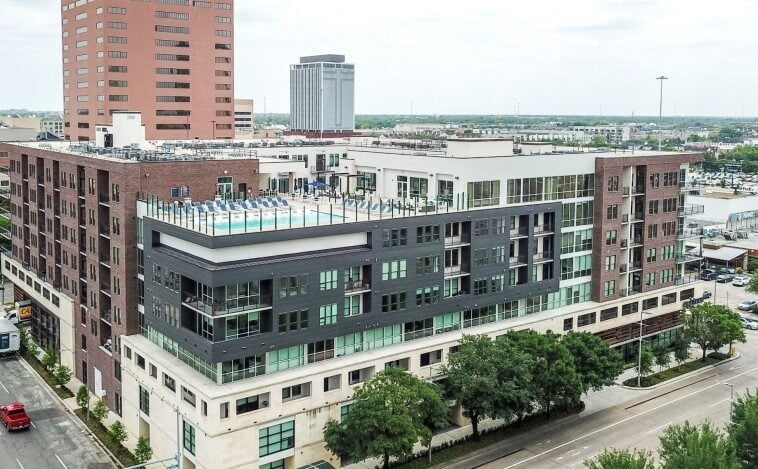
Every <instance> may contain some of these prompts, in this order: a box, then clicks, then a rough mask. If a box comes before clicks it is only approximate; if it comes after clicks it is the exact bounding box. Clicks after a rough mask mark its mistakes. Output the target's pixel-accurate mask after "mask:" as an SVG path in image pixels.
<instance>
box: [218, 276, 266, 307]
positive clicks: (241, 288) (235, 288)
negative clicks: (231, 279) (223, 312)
mask: <svg viewBox="0 0 758 469" xmlns="http://www.w3.org/2000/svg"><path fill="white" fill-rule="evenodd" d="M260 305H261V291H260V286H259V284H258V282H244V283H238V284H233V285H227V286H226V309H227V310H230V311H234V310H235V309H243V308H255V307H258V306H260Z"/></svg>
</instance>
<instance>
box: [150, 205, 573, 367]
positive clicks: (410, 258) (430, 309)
mask: <svg viewBox="0 0 758 469" xmlns="http://www.w3.org/2000/svg"><path fill="white" fill-rule="evenodd" d="M561 205H562V204H561V203H560V202H551V203H544V204H534V205H522V206H516V207H496V208H489V209H481V210H471V211H468V212H456V213H444V214H435V215H426V216H418V217H405V218H392V219H384V220H375V221H368V222H356V223H342V224H339V225H326V226H318V227H310V228H298V229H291V230H280V231H271V232H264V233H247V234H241V235H226V236H216V237H210V236H206V235H203V234H200V233H196V232H192V231H190V230H186V229H183V228H178V227H176V226H173V225H170V224H167V223H163V222H160V221H156V220H153V219H149V218H145V223H144V229H145V239H146V240H150V239H153V238H152V232H154V231H155V232H158V233H166V234H169V235H171V236H175V237H177V238H181V239H185V240H187V241H190V242H196V243H197V244H199V245H202V246H206V247H209V248H218V247H229V246H237V245H243V244H255V243H266V242H273V241H286V240H290V239H300V238H304V237H319V236H330V235H337V234H346V233H356V232H362V231H364V230H365V232H370V233H371V239H373V240H374V242H373V246H370V247H369V246H366V247H364V249H363V250H360V249H359V250H357V252H356V251H354V250H349V249H345V250H334V251H332V252H325V253H322V254H323V255H322V256H320V257H318V258H315V259H313V260H312V261H311V262H309V261H303V260H302V259H300V258H298V259H288V258H286V257H282V258H279V259H278V260H277V262H273V263H267V264H265V265H257V266H254V267H249V266H243V265H242V264H243V263H239V264H235V263H232V264H230V265H216V266H214V269H213V270H209V269H206V268H203V267H202V266H203V263H198V262H196V261H191V260H188V259H187V257H186V255H185V254H184V253H173V252H172V250H171V249H167V248H165V247H159V248H158V249H155V248H153V246H152V245H151V243H149V242H147V243H146V244H145V272H146V274H145V305H146V314H145V320H146V322H147V324H148V325H150V326H152V327H154V328H156V329H157V330H159V331H161V332H162V333H164V334H166V335H167V336H169V337H171V338H174V339H175V340H177V341H178V342H179V343H180V344H182V345H183V346H184V347H185V348H187V349H188V350H190V351H192V352H193V353H196V354H197V355H198V356H199V357H201V358H203V359H205V360H208V361H211V362H219V361H226V360H231V359H233V358H242V357H245V356H250V355H262V354H264V353H265V352H267V351H269V350H276V349H281V348H285V347H289V346H293V345H300V344H305V343H310V342H314V341H318V340H325V339H332V338H335V337H339V336H343V335H347V334H350V333H354V332H359V331H364V330H368V329H374V328H378V327H383V326H389V325H394V324H399V323H404V322H408V321H416V320H422V319H428V318H432V317H434V316H437V315H440V314H444V313H447V312H453V311H463V310H467V309H471V308H477V307H483V306H489V305H493V304H497V303H500V302H504V301H514V300H518V299H522V298H528V297H533V296H537V295H543V294H547V293H551V292H555V291H557V290H558V288H559V278H560V267H559V266H560V262H559V255H560V224H561ZM547 212H550V213H554V214H555V215H554V217H555V224H556V229H555V234H554V235H553V236H554V253H555V261H554V271H553V279H551V280H545V281H540V282H532V281H531V280H530V281H529V282H528V283H526V284H524V285H518V286H510V287H506V288H505V289H504V291H503V292H499V293H487V294H483V295H473V294H471V293H470V294H468V295H462V296H458V297H453V298H447V299H446V298H444V297H443V292H442V291H440V300H439V303H437V304H432V305H424V306H421V307H417V306H416V297H415V290H416V288H421V287H428V286H435V285H437V286H439V287H440V290H442V289H443V287H444V282H443V272H444V249H445V248H444V224H445V223H446V222H472V221H474V220H476V219H482V218H489V219H491V218H494V217H506V220H508V219H509V218H508V217H510V216H514V215H516V216H517V215H522V214H529V215H531V214H534V213H547ZM530 219H531V218H530ZM429 224H439V225H440V226H441V236H440V240H439V242H435V243H426V244H417V243H416V227H418V226H422V225H429ZM385 228H407V229H408V244H407V245H406V246H402V247H394V248H384V247H382V242H381V240H382V229H385ZM471 230H472V231H473V225H472V226H471ZM508 238H509V236H508V227H507V226H506V234H501V235H493V234H490V235H488V236H479V237H476V236H473V233H472V236H471V238H470V243H471V251H470V253H473V250H474V249H476V248H491V247H493V246H497V245H504V246H506V251H507V247H508V244H509V241H510V240H509V239H508ZM529 239H530V246H529V251H528V252H529V266H530V267H531V262H532V261H531V252H532V251H531V249H532V248H531V243H532V242H533V239H534V238H533V233H532V227H531V223H530V236H529ZM427 255H439V256H440V264H441V265H440V272H438V273H435V274H429V275H417V274H416V257H420V256H427ZM508 255H509V253H506V257H508ZM470 257H472V256H470ZM397 259H407V276H406V278H403V279H397V280H389V281H382V280H381V266H382V262H385V261H391V260H397ZM469 261H470V259H469ZM153 263H157V264H159V265H161V266H163V268H164V269H168V270H172V271H175V272H179V273H181V274H182V275H183V276H185V277H189V278H191V279H193V280H197V281H199V282H202V283H205V284H207V285H210V286H222V285H227V284H231V283H237V282H242V281H257V280H269V279H274V292H273V293H274V294H273V314H274V321H273V331H272V332H267V333H262V334H260V335H257V336H253V337H246V338H241V339H236V340H230V341H225V342H218V343H211V342H209V341H207V340H206V339H203V338H201V337H200V336H198V335H196V334H194V333H193V332H191V331H189V330H186V329H183V328H177V327H174V326H172V325H170V324H167V323H166V322H164V321H163V319H161V318H159V317H157V316H154V315H153V314H152V313H151V306H150V305H151V297H152V296H156V297H158V298H160V299H161V300H162V301H163V302H166V303H169V304H172V305H175V306H177V307H180V308H181V300H182V298H181V295H180V294H179V293H175V292H171V291H169V290H168V289H167V288H165V287H164V286H162V285H158V284H156V283H154V282H153V279H152V264H153ZM361 265H371V272H372V278H371V287H372V291H371V305H372V308H371V311H370V312H366V313H364V314H361V315H358V316H354V317H344V316H343V315H342V307H343V301H344V297H345V295H344V284H343V275H342V269H344V268H347V267H350V266H361ZM469 265H470V278H471V279H475V278H477V277H491V276H493V275H497V274H506V277H507V273H508V264H507V260H506V263H505V264H497V265H487V266H474V265H471V264H469ZM328 269H337V270H338V282H337V285H338V286H337V288H336V289H333V290H328V291H319V282H318V280H319V273H320V272H321V271H323V270H328ZM297 274H308V275H309V294H307V295H298V296H295V297H289V298H278V295H277V292H276V279H277V278H279V277H282V276H288V275H297ZM401 291H404V292H406V294H407V308H406V310H404V311H400V312H387V313H382V312H381V297H382V294H387V293H391V292H401ZM331 303H336V304H337V309H338V319H337V323H336V324H333V325H326V326H319V325H318V322H319V321H318V319H319V317H318V316H319V314H318V309H319V306H320V305H326V304H331ZM302 309H308V310H309V313H310V314H309V326H308V328H307V329H303V330H298V331H293V332H287V333H283V334H279V333H277V332H276V320H275V317H276V314H278V313H282V312H288V311H295V310H302Z"/></svg>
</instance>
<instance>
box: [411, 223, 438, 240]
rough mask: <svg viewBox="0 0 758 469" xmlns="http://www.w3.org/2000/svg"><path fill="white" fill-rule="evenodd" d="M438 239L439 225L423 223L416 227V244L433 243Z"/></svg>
mask: <svg viewBox="0 0 758 469" xmlns="http://www.w3.org/2000/svg"><path fill="white" fill-rule="evenodd" d="M439 240H440V226H439V225H424V226H419V227H417V228H416V244H423V243H434V242H437V241H439Z"/></svg>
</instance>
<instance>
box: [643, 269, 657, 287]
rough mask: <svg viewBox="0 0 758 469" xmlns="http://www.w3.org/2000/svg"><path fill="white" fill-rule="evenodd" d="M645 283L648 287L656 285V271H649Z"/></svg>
mask: <svg viewBox="0 0 758 469" xmlns="http://www.w3.org/2000/svg"><path fill="white" fill-rule="evenodd" d="M645 285H647V286H648V287H652V286H654V285H655V272H648V273H646V274H645Z"/></svg>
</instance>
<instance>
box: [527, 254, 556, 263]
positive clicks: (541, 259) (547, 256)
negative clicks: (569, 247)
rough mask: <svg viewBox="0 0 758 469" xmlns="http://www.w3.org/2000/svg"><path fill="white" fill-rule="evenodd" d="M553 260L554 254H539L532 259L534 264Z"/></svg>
mask: <svg viewBox="0 0 758 469" xmlns="http://www.w3.org/2000/svg"><path fill="white" fill-rule="evenodd" d="M552 260H553V253H552V252H550V251H548V252H537V253H535V254H534V256H533V257H532V262H535V263H536V262H548V261H552Z"/></svg>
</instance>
